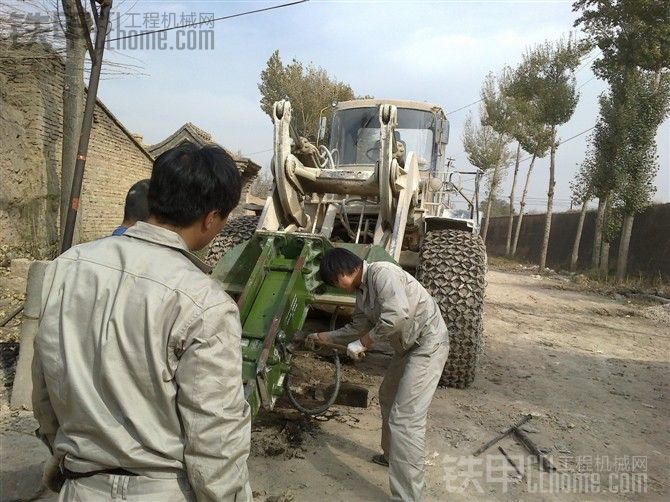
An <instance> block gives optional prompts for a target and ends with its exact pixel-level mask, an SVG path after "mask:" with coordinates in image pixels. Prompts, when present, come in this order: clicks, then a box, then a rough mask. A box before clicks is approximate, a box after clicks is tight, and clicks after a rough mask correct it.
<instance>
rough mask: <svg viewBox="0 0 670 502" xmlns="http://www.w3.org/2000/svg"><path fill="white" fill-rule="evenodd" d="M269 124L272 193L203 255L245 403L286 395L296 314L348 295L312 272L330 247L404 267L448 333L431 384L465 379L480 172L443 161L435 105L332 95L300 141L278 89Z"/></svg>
mask: <svg viewBox="0 0 670 502" xmlns="http://www.w3.org/2000/svg"><path fill="white" fill-rule="evenodd" d="M273 122H274V138H273V148H274V156H273V160H272V165H271V167H272V174H273V177H274V183H273V188H272V191H271V194H270V196H269V197H268V198H267V200H266V201H265V205H264V207H263V209H262V212H261V214H260V216H242V217H239V218H236V219H233V220H232V221H230V222H229V223H228V224H227V226H226V227H225V228H224V229H223V231H222V232H221V233H220V234H219V235H218V236H217V237H216V239H215V240H214V242H213V243H212V245H211V247H210V250H209V254H208V257H207V261H208V262H210V263H212V264H216V266H215V268H214V271H213V274H212V275H213V277H214V278H215V279H216V280H218V281H220V283H221V284H222V285H223V286H224V288H225V289H226V291H227V292H228V293H229V294H230V295H231V296H233V298H236V300H237V304H238V307H239V310H240V319H241V322H242V346H243V347H242V352H243V380H244V385H245V396H246V398H247V400H248V401H249V403H250V404H251V408H252V411H253V413H254V414H255V413H256V412H257V411H258V410H259V409H260V408H261V407H262V408H265V409H272V407H273V406H274V403H275V401H276V399H277V398H278V397H280V396H281V395H282V394H283V393H284V392H285V387H286V381H287V375H288V374H289V373H290V371H291V363H292V352H291V350H290V348H291V344H292V341H293V338H294V336H296V334H297V333H299V332H300V331H301V329H302V327H303V325H304V323H305V320H306V319H307V316H308V314H309V313H310V312H311V311H316V310H321V311H324V310H325V311H329V312H335V314H336V315H337V313H339V314H340V315H341V314H342V312H346V311H347V309H349V311H350V309H351V307H352V306H353V305H354V297H353V296H352V295H349V294H346V293H343V292H342V291H340V290H337V289H336V288H332V287H330V286H327V285H325V284H324V283H323V282H322V281H321V278H320V276H319V272H318V271H319V261H320V257H321V256H322V254H323V253H324V252H325V251H326V250H327V249H329V248H331V247H344V248H347V249H349V250H351V251H353V252H354V253H356V254H357V255H358V256H360V257H361V258H363V259H365V260H367V261H368V262H374V261H390V262H395V263H397V264H399V265H400V266H402V267H403V268H405V269H406V270H408V271H409V272H410V273H413V274H415V276H416V277H417V279H418V280H419V281H420V282H421V283H422V284H423V286H424V287H425V288H426V289H427V290H428V292H429V293H430V294H431V295H432V296H433V297H434V298H435V299H436V300H437V302H438V304H439V306H440V309H441V311H442V314H443V316H444V318H445V321H446V324H447V328H448V330H449V342H450V352H449V359H448V361H447V363H446V365H445V368H444V371H443V375H442V378H441V383H442V384H443V385H447V386H453V387H459V388H464V387H467V386H468V385H470V384H471V383H472V381H473V380H474V377H475V372H476V367H477V361H478V358H479V354H480V352H481V349H482V332H483V325H482V307H483V300H484V290H485V285H486V278H485V274H486V251H485V248H484V245H483V243H482V240H481V238H480V237H479V234H478V230H479V220H480V212H479V197H478V189H479V180H480V176H481V172H480V171H471V172H457V171H454V170H453V169H452V168H451V166H450V164H449V163H448V162H447V159H446V152H445V149H446V145H447V142H448V137H449V122H448V121H447V118H446V116H445V114H444V112H443V111H442V109H441V108H440V107H439V106H434V105H431V104H427V103H422V102H414V101H400V100H377V99H359V100H352V101H345V102H340V103H334V104H333V112H332V116H331V119H330V123H329V124H328V121H327V120H320V127H319V133H318V135H317V139H316V141H313V142H312V141H309V140H307V139H306V138H304V137H301V136H299V135H298V134H297V133H296V131H295V130H294V128H293V126H292V123H291V104H290V102H288V101H287V100H282V101H278V102H276V103H275V104H274V108H273ZM327 125H328V134H326V126H327ZM326 136H328V137H329V141H328V142H327V143H326V142H325V141H324V139H325V138H326ZM464 177H468V178H469V180H470V181H471V182H472V185H473V186H474V188H473V189H471V190H470V191H468V189H467V188H465V187H464V185H463V180H464Z"/></svg>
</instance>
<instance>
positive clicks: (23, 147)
mask: <svg viewBox="0 0 670 502" xmlns="http://www.w3.org/2000/svg"><path fill="white" fill-rule="evenodd" d="M0 51H1V52H2V55H3V63H2V65H0V151H2V152H3V155H2V156H0V183H1V187H2V189H1V190H0V244H2V245H5V246H7V247H10V248H20V249H22V250H26V251H30V252H31V253H33V254H34V255H36V256H39V257H47V256H50V255H52V254H53V252H54V251H55V249H56V248H57V245H58V221H59V217H58V208H59V194H60V173H61V144H62V107H63V105H62V89H63V65H62V62H61V60H60V58H59V57H58V56H56V55H54V54H53V53H51V52H49V51H48V49H46V48H42V47H40V46H35V45H33V46H30V47H22V48H12V49H11V50H10V49H8V47H6V46H0ZM101 85H104V82H102V83H101ZM151 165H152V159H151V157H150V156H149V154H148V153H147V152H146V151H145V150H144V149H143V148H142V147H141V146H140V145H139V144H138V143H137V142H136V141H135V140H134V139H133V138H132V137H131V136H130V134H129V132H128V131H126V130H125V129H124V128H123V127H122V126H121V124H120V123H119V122H118V121H117V120H116V118H115V117H114V116H113V115H112V114H111V113H110V112H109V110H107V109H106V108H105V107H104V105H102V104H101V103H98V105H97V106H96V110H95V116H94V124H93V129H92V132H91V139H90V143H89V152H88V158H87V162H86V171H85V174H84V183H83V188H82V197H81V202H80V223H81V226H80V228H81V240H82V241H86V240H91V239H96V238H99V237H102V236H105V235H108V234H109V233H111V231H112V230H113V229H114V228H115V227H116V226H117V225H118V224H119V223H120V222H121V219H122V217H123V204H124V200H125V195H126V192H127V191H128V189H129V188H130V186H131V185H132V184H133V183H135V182H136V181H138V180H140V179H142V178H148V177H149V176H150V173H151Z"/></svg>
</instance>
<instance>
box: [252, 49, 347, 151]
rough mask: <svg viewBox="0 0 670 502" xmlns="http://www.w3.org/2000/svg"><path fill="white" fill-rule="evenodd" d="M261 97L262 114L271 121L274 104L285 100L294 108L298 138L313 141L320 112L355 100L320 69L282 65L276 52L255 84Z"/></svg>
mask: <svg viewBox="0 0 670 502" xmlns="http://www.w3.org/2000/svg"><path fill="white" fill-rule="evenodd" d="M258 90H259V91H260V93H261V102H260V105H261V110H263V111H264V112H265V113H267V114H268V115H269V116H270V118H272V111H273V110H272V107H273V105H274V103H275V102H276V101H279V100H281V99H288V100H290V102H291V106H292V108H293V125H294V127H295V128H296V130H297V131H298V134H300V135H301V136H304V137H306V138H307V139H310V140H315V139H316V134H317V131H318V121H319V116H320V114H321V111H322V110H323V109H324V108H325V109H326V111H327V110H328V108H329V107H330V105H331V104H332V102H333V101H346V100H349V99H354V92H353V90H352V89H351V87H350V86H349V85H348V84H345V83H344V82H340V81H338V80H336V79H335V78H333V77H331V76H329V75H328V72H327V71H326V70H325V69H323V68H321V67H320V66H315V65H314V64H312V63H310V64H308V65H304V64H303V63H301V62H300V61H298V60H296V59H293V60H292V61H291V62H290V63H288V64H284V63H283V62H282V60H281V56H280V55H279V51H278V50H277V51H274V52H273V53H272V56H270V59H268V61H267V64H266V67H265V69H264V70H263V71H262V72H261V81H260V83H259V84H258Z"/></svg>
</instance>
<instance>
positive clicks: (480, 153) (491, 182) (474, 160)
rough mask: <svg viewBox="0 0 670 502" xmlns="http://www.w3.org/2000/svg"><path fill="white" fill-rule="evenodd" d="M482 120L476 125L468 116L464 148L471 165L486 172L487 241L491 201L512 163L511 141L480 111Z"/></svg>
mask: <svg viewBox="0 0 670 502" xmlns="http://www.w3.org/2000/svg"><path fill="white" fill-rule="evenodd" d="M480 113H481V116H482V119H481V120H479V123H475V122H474V121H473V118H472V114H468V117H467V119H466V120H465V127H464V129H463V148H464V149H465V152H466V154H467V156H468V160H469V161H470V163H471V164H472V165H473V166H475V167H478V168H479V169H481V170H482V171H484V174H485V175H486V176H487V179H488V183H487V184H488V196H487V203H486V219H485V220H484V227H483V228H482V239H483V240H484V241H486V234H487V233H488V226H489V219H490V216H491V206H492V204H491V201H492V200H493V198H494V197H495V194H496V191H497V190H498V188H499V186H500V179H501V173H502V170H503V169H504V168H505V167H506V165H507V163H508V162H509V161H510V152H509V149H508V148H507V145H508V143H509V140H508V139H507V138H505V136H504V135H502V134H500V133H498V132H497V131H495V130H494V129H493V127H491V126H490V125H486V124H485V120H484V118H483V117H485V115H486V112H485V110H484V109H482V110H480Z"/></svg>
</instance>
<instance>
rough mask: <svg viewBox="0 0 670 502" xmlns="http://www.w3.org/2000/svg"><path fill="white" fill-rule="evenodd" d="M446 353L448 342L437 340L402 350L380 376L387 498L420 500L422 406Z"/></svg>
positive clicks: (432, 391) (423, 436) (425, 406)
mask: <svg viewBox="0 0 670 502" xmlns="http://www.w3.org/2000/svg"><path fill="white" fill-rule="evenodd" d="M448 355H449V346H448V345H447V344H445V343H443V342H437V343H435V344H426V345H419V346H418V347H416V348H414V349H412V350H410V351H409V352H407V353H406V354H403V355H395V356H394V357H393V358H392V359H391V363H390V364H389V367H388V369H387V370H386V374H385V375H384V380H383V381H382V384H381V386H380V388H379V405H380V407H381V413H382V450H383V452H384V456H385V457H386V459H387V460H388V462H389V485H390V489H391V500H394V501H396V500H398V501H403V502H414V501H419V500H421V494H422V493H423V489H424V486H425V481H424V477H425V467H424V463H425V443H426V418H427V416H428V407H429V406H430V402H431V400H432V399H433V394H435V390H436V389H437V384H438V382H439V380H440V376H441V375H442V370H443V368H444V365H445V363H446V362H447V357H448Z"/></svg>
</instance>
